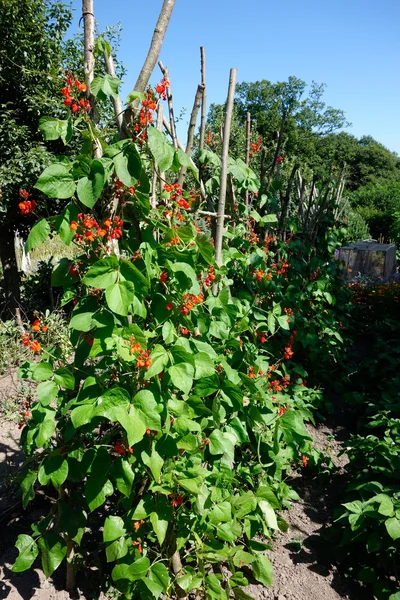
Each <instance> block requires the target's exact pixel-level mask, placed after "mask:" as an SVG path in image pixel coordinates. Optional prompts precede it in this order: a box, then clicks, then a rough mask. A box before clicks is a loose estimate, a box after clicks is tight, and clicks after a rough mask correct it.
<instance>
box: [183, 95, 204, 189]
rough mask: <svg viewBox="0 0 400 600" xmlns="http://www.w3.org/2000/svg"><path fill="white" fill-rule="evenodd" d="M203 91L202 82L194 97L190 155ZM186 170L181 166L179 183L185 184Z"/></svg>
mask: <svg viewBox="0 0 400 600" xmlns="http://www.w3.org/2000/svg"><path fill="white" fill-rule="evenodd" d="M203 92H204V86H203V85H202V84H200V85H199V86H198V87H197V92H196V95H195V97H194V104H193V109H192V113H191V115H190V121H189V128H188V135H187V142H186V150H185V152H186V154H187V155H188V156H190V155H191V154H192V148H193V140H194V130H195V128H196V121H197V115H198V114H199V110H200V104H201V98H202V96H203ZM186 170H187V169H186V167H181V169H180V171H179V177H178V183H179V185H182V184H183V180H184V179H185V175H186Z"/></svg>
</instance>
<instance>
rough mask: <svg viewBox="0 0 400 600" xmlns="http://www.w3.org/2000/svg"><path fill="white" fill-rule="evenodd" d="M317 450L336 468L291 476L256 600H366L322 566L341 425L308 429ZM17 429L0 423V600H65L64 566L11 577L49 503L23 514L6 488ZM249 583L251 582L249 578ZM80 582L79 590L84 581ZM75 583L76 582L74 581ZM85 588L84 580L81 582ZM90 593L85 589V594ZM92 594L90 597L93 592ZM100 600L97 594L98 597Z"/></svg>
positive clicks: (340, 461)
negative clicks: (268, 571)
mask: <svg viewBox="0 0 400 600" xmlns="http://www.w3.org/2000/svg"><path fill="white" fill-rule="evenodd" d="M10 377H12V375H10V376H9V377H4V378H2V379H1V380H0V388H1V390H3V398H4V397H5V396H4V391H6V390H8V389H10V381H11V380H10ZM308 431H309V433H310V435H311V436H312V437H313V439H314V443H315V446H316V448H317V449H318V450H320V451H321V452H323V453H324V454H326V455H328V456H329V457H330V458H331V459H332V460H333V462H334V463H335V465H336V466H337V467H338V470H337V471H336V472H335V474H334V475H333V476H332V477H331V479H330V480H329V481H328V480H327V479H318V478H316V477H314V476H313V475H312V474H310V475H308V476H307V472H305V470H303V471H302V472H301V473H300V472H294V473H293V474H292V476H291V478H290V479H291V480H290V484H291V485H292V486H293V487H294V488H295V489H296V491H297V492H298V494H299V496H300V500H299V501H298V502H294V503H292V509H291V510H290V511H287V512H284V513H283V516H284V518H285V519H286V520H287V521H288V523H289V525H290V528H289V530H288V531H287V532H286V533H282V534H278V536H277V537H276V539H275V540H274V541H273V543H272V546H273V552H269V553H268V555H269V558H270V560H271V563H272V565H273V568H274V583H273V586H272V587H271V588H267V587H265V586H263V585H259V584H255V583H253V584H250V585H249V586H248V588H247V591H248V593H250V594H251V595H252V596H254V598H255V599H256V600H322V599H323V600H339V599H347V600H368V599H369V598H370V597H369V596H368V595H367V592H366V590H365V589H364V588H359V587H358V586H357V585H356V584H355V583H354V582H350V581H348V580H345V579H344V578H343V577H342V576H341V575H340V574H339V572H338V570H337V569H336V567H334V566H331V565H329V564H326V563H325V562H324V550H323V549H324V540H323V533H324V530H325V528H326V527H327V525H329V524H330V520H331V514H332V509H333V507H334V506H335V505H337V504H338V502H339V501H340V494H341V491H342V489H343V473H344V472H343V467H344V466H345V464H346V462H347V459H346V456H345V455H344V456H339V454H340V452H341V451H342V449H343V444H344V442H345V440H346V438H347V432H346V430H344V429H343V427H340V426H337V425H335V424H333V425H330V426H328V425H320V426H317V427H312V426H308ZM18 437H19V431H18V428H17V425H16V422H15V421H9V420H2V422H1V423H0V453H1V456H0V458H1V462H0V474H1V479H2V481H1V483H0V485H1V488H0V489H1V493H0V507H1V514H0V519H1V526H2V529H3V531H4V532H5V533H4V534H3V535H2V537H1V539H0V565H2V572H1V581H2V583H1V584H0V598H4V599H5V598H7V600H20V599H21V598H22V599H24V600H25V599H28V598H33V599H36V600H53V599H57V600H64V599H65V600H66V599H67V598H69V595H68V593H67V592H65V591H64V590H63V587H64V581H65V568H63V567H60V569H58V570H57V571H56V572H55V574H54V577H52V578H50V579H48V580H46V578H45V576H44V574H43V571H42V570H41V568H40V566H39V561H36V562H37V564H36V565H35V568H34V569H32V570H30V571H26V572H23V573H12V571H11V570H10V567H11V565H12V563H13V562H14V560H15V558H16V556H17V554H18V552H17V550H16V548H14V546H13V545H14V542H15V539H16V538H17V536H18V534H19V533H23V532H24V531H27V530H28V529H29V527H30V524H31V523H32V522H34V521H37V520H39V519H40V518H41V517H44V516H45V515H46V514H47V512H48V509H49V502H50V500H49V499H46V497H44V496H42V497H39V498H38V499H37V500H36V501H35V503H34V505H33V506H31V507H30V509H29V510H27V511H24V510H23V509H22V506H21V504H20V503H19V501H18V498H17V497H16V496H15V495H13V493H12V492H11V488H9V487H8V486H7V479H8V476H9V475H10V473H11V472H12V470H15V469H16V468H17V467H18V464H19V462H20V460H21V453H20V451H19V446H18ZM250 580H251V578H250ZM82 583H83V585H84V587H85V582H81V584H82ZM78 584H79V580H78ZM86 586H87V582H86ZM89 590H90V591H89ZM93 590H94V587H92V586H89V589H86V590H85V589H84V590H82V589H81V588H80V592H81V595H80V597H82V598H87V599H89V598H94V597H96V598H98V597H99V595H98V594H96V593H95V592H93ZM94 593H95V594H96V595H93V594H94ZM100 597H101V595H100Z"/></svg>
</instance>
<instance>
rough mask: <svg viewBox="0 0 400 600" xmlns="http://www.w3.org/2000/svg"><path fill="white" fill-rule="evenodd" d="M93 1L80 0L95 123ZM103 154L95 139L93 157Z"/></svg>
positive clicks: (92, 115) (86, 73) (86, 66)
mask: <svg viewBox="0 0 400 600" xmlns="http://www.w3.org/2000/svg"><path fill="white" fill-rule="evenodd" d="M93 10H94V9H93V0H82V18H83V60H84V63H83V69H84V72H85V83H86V95H87V97H88V98H89V100H90V106H91V109H90V118H91V119H92V121H94V122H95V121H96V103H95V98H94V96H93V94H92V93H91V90H90V84H91V83H92V81H93V79H94V12H93ZM102 154H103V151H102V148H101V144H100V142H99V140H98V139H97V138H96V139H95V141H94V142H93V156H94V157H95V158H100V157H101V155H102Z"/></svg>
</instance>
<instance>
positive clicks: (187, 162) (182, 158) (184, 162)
mask: <svg viewBox="0 0 400 600" xmlns="http://www.w3.org/2000/svg"><path fill="white" fill-rule="evenodd" d="M174 160H176V161H178V163H179V165H180V166H181V167H186V169H190V170H191V171H192V173H193V174H194V176H195V178H196V180H197V181H198V180H199V179H198V177H199V172H198V169H197V167H196V165H195V164H194V163H193V161H192V160H191V158H190V156H189V155H188V154H186V152H183V150H181V149H180V148H177V149H176V150H175V157H174Z"/></svg>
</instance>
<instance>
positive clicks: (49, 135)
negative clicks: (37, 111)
mask: <svg viewBox="0 0 400 600" xmlns="http://www.w3.org/2000/svg"><path fill="white" fill-rule="evenodd" d="M39 129H40V132H41V133H42V135H43V137H44V139H45V140H46V141H52V140H58V138H61V139H62V141H63V142H64V144H68V142H69V141H70V139H71V138H72V133H73V130H72V120H71V119H67V120H62V119H56V118H55V117H41V118H40V119H39Z"/></svg>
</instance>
